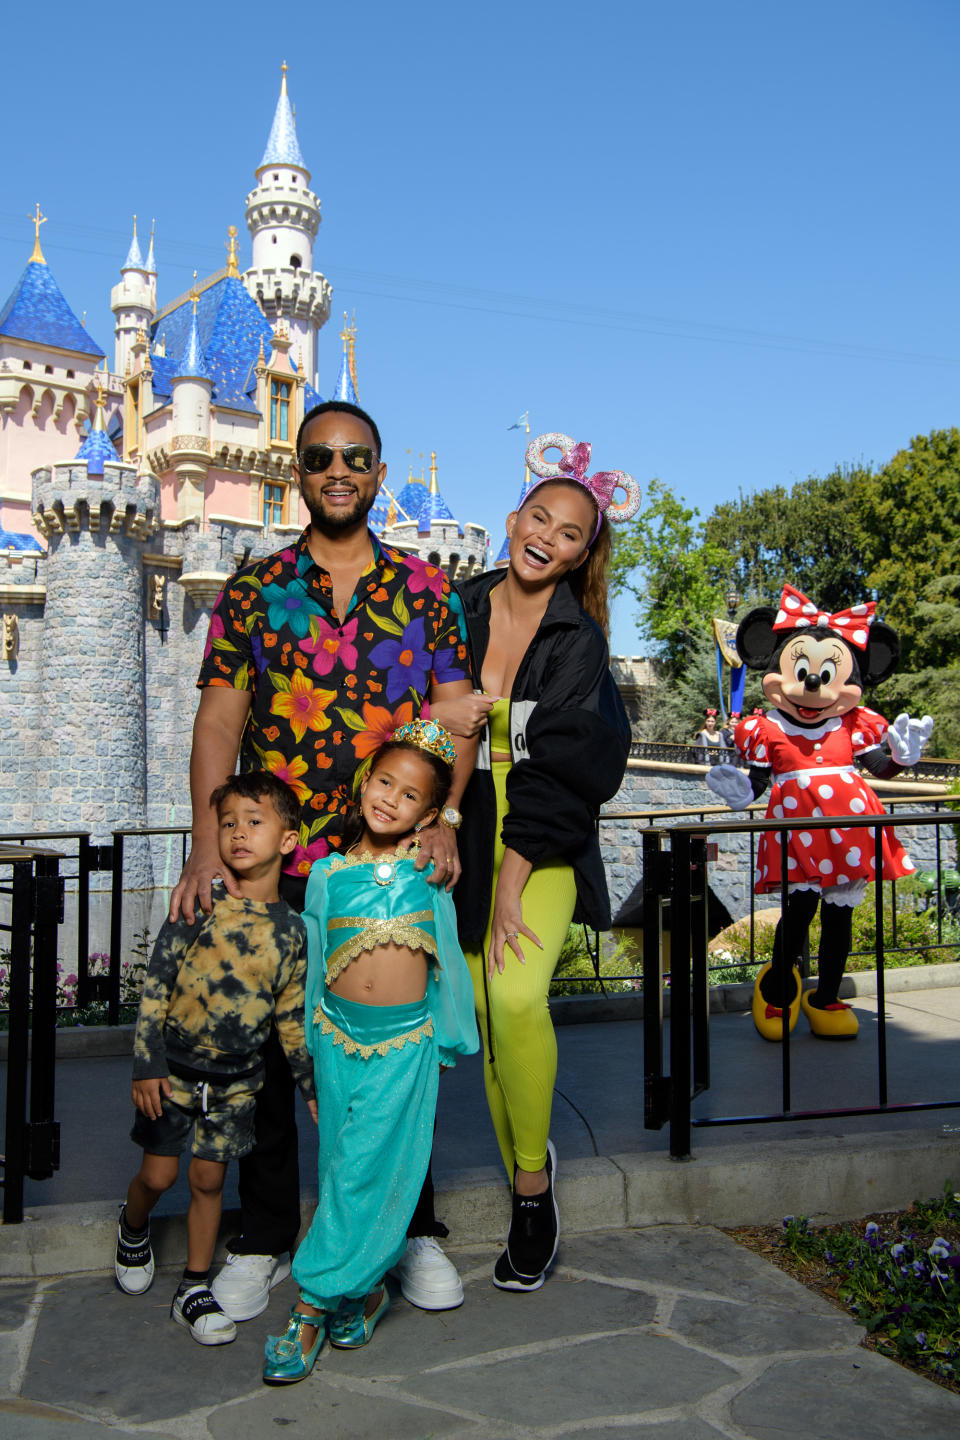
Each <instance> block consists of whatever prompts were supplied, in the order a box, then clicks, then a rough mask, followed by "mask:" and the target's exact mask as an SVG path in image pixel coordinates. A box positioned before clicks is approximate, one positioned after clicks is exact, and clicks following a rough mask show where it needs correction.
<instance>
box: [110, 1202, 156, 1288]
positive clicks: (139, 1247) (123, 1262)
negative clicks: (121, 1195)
mask: <svg viewBox="0 0 960 1440" xmlns="http://www.w3.org/2000/svg"><path fill="white" fill-rule="evenodd" d="M126 1215H127V1207H126V1205H121V1207H120V1220H119V1222H118V1224H117V1253H116V1257H115V1258H114V1262H113V1273H114V1274H115V1275H116V1277H117V1284H118V1285H119V1286H120V1289H121V1290H124V1291H126V1293H127V1294H128V1295H142V1294H143V1293H144V1292H145V1291H146V1290H149V1289H150V1286H151V1285H152V1284H153V1272H154V1268H155V1267H154V1262H153V1249H152V1247H151V1245H150V1222H149V1220H148V1221H147V1228H146V1230H145V1231H144V1232H143V1234H142V1235H138V1234H136V1233H132V1232H131V1231H130V1230H128V1229H127V1226H126Z"/></svg>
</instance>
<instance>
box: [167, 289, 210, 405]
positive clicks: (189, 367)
mask: <svg viewBox="0 0 960 1440" xmlns="http://www.w3.org/2000/svg"><path fill="white" fill-rule="evenodd" d="M190 300H191V302H192V304H193V315H192V316H191V319H190V329H189V330H188V331H187V343H186V344H185V345H184V347H183V354H182V355H181V356H180V364H179V365H178V366H177V371H176V374H175V375H174V376H173V377H172V378H173V379H174V380H185V379H192V380H209V379H210V378H211V377H210V372H209V370H208V369H207V361H206V356H205V355H204V353H203V346H202V345H201V343H200V328H199V326H198V325H197V305H198V304H199V301H200V292H199V290H198V289H197V272H196V270H194V272H193V290H192V291H191V292H190Z"/></svg>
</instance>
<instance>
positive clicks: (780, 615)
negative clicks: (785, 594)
mask: <svg viewBox="0 0 960 1440" xmlns="http://www.w3.org/2000/svg"><path fill="white" fill-rule="evenodd" d="M789 618H790V617H789V616H788V614H787V612H786V610H778V611H777V618H776V620H774V622H773V623H774V625H782V624H783V622H784V621H785V620H788V619H789Z"/></svg>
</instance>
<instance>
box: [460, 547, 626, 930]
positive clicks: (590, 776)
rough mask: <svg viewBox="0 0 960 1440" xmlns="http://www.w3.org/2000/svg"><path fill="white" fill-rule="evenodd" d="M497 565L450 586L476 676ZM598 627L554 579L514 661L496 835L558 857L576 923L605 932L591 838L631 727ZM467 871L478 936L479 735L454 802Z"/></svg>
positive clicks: (531, 856) (490, 844) (490, 800)
mask: <svg viewBox="0 0 960 1440" xmlns="http://www.w3.org/2000/svg"><path fill="white" fill-rule="evenodd" d="M503 578H504V573H503V571H487V572H486V573H485V574H482V575H476V576H474V577H472V578H471V579H470V580H468V581H466V583H465V584H462V585H460V586H458V587H457V588H458V591H459V594H460V597H461V599H462V601H463V606H464V611H465V614H466V620H467V628H468V630H469V632H470V641H471V645H472V648H473V661H474V675H475V676H476V677H477V678H478V680H479V676H480V672H481V669H482V667H483V659H484V656H485V655H486V652H487V643H488V641H489V638H490V591H491V590H492V589H493V587H494V586H495V585H497V584H499V583H500V581H501V580H502V579H503ZM607 661H608V655H607V642H606V640H605V639H604V636H603V632H602V631H601V629H600V627H599V626H598V625H597V624H596V623H595V622H594V621H593V620H591V619H590V617H589V615H587V614H586V612H585V611H584V610H582V609H581V608H580V605H579V604H578V603H577V600H576V598H575V596H574V594H573V591H572V590H571V589H570V586H569V585H568V584H567V582H566V580H562V581H561V582H560V584H559V585H558V586H557V588H556V590H555V591H554V593H553V595H552V596H551V599H550V603H549V605H548V606H547V610H546V613H545V615H544V617H543V619H542V620H541V622H540V627H539V629H538V630H537V633H536V635H535V636H534V637H533V640H532V641H531V643H530V646H529V648H528V650H527V653H526V654H525V655H524V657H523V659H522V660H521V662H520V668H519V669H518V670H517V675H516V679H515V680H514V682H513V691H512V694H511V696H510V750H511V754H512V757H513V766H512V769H511V771H510V774H509V777H508V779H507V801H508V803H509V807H510V809H509V814H508V815H507V816H506V818H505V820H504V823H503V841H504V844H505V845H507V846H509V847H510V849H512V850H516V851H517V852H518V854H520V855H522V856H523V857H524V858H525V859H526V860H529V861H530V863H531V864H533V865H539V864H542V863H543V862H544V861H547V860H552V859H563V860H566V861H567V863H568V864H570V865H572V866H573V869H574V873H575V875H576V882H577V908H576V912H575V914H574V919H575V920H576V921H578V922H579V921H582V922H584V923H585V924H588V925H591V926H594V927H595V928H596V929H599V930H603V929H606V928H607V927H608V926H609V924H610V899H609V896H608V894H607V882H606V877H605V875H604V871H603V861H602V859H601V856H600V843H599V840H598V839H597V827H596V822H597V816H598V815H599V813H600V806H601V805H602V804H603V803H604V802H605V801H606V800H609V799H610V798H611V797H612V796H614V795H615V794H616V793H617V791H618V790H619V788H620V785H621V782H622V780H623V776H624V772H625V770H626V768H627V757H628V755H629V753H630V724H629V721H628V720H627V715H626V711H625V710H624V708H623V701H622V700H621V698H620V692H619V690H618V689H617V687H616V685H615V683H614V680H613V676H612V675H611V674H610V670H609V666H608V663H607ZM461 809H462V811H463V825H462V827H461V830H460V836H459V841H460V859H461V863H462V865H463V874H462V876H461V877H460V881H459V883H458V885H457V887H456V890H455V891H454V901H455V903H456V907H457V919H458V922H459V931H460V940H461V943H462V944H463V945H464V946H468V947H469V946H475V945H478V944H479V943H480V942H481V941H482V940H483V934H484V930H485V929H486V925H487V920H488V918H489V915H490V905H491V901H492V898H493V848H494V840H495V829H496V796H495V794H494V789H493V775H492V774H491V770H490V737H489V732H486V733H484V734H482V735H481V737H480V747H479V751H478V754H477V766H476V769H475V770H474V773H473V775H472V777H471V779H470V783H469V784H468V786H467V789H466V791H465V793H464V797H463V801H462V804H461Z"/></svg>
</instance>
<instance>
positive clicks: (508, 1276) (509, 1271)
mask: <svg viewBox="0 0 960 1440" xmlns="http://www.w3.org/2000/svg"><path fill="white" fill-rule="evenodd" d="M546 1278H547V1277H546V1275H544V1274H543V1272H542V1271H541V1273H540V1274H539V1275H534V1276H532V1277H531V1278H530V1279H527V1278H525V1277H524V1276H523V1275H518V1274H517V1272H516V1270H514V1268H513V1266H512V1265H511V1264H510V1256H509V1255H508V1253H507V1251H506V1250H504V1252H503V1254H502V1255H501V1256H500V1258H499V1260H498V1261H497V1263H496V1265H494V1267H493V1283H494V1285H496V1287H497V1289H498V1290H539V1289H540V1286H541V1285H542V1284H543V1282H544V1280H546Z"/></svg>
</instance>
